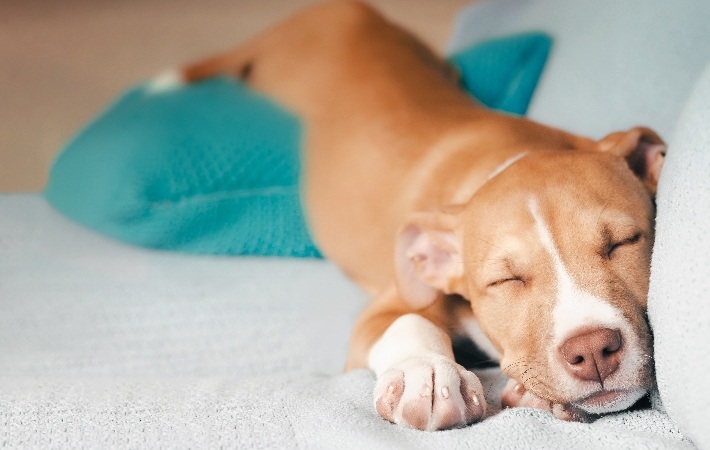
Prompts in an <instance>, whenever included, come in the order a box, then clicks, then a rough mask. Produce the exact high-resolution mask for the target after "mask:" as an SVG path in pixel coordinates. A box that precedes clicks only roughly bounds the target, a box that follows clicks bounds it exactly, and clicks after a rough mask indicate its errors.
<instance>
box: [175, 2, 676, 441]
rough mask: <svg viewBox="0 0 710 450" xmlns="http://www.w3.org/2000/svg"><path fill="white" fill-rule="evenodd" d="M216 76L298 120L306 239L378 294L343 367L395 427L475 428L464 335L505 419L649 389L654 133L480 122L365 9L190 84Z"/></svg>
mask: <svg viewBox="0 0 710 450" xmlns="http://www.w3.org/2000/svg"><path fill="white" fill-rule="evenodd" d="M217 74H232V75H234V76H237V77H240V78H242V79H243V80H245V81H246V82H247V83H248V84H249V85H250V86H251V87H252V88H253V89H256V90H258V91H261V92H263V93H265V94H266V95H268V96H269V97H271V98H273V99H275V100H276V101H277V102H279V103H280V104H281V105H283V106H285V107H286V108H288V109H289V110H291V111H293V112H295V113H296V114H297V115H298V116H299V117H300V118H301V119H302V121H303V124H304V126H305V141H304V143H303V148H304V154H303V158H304V161H305V164H304V166H305V167H304V172H303V182H304V193H303V197H304V200H305V206H306V213H307V217H308V222H309V226H310V229H311V231H312V233H313V235H314V237H315V240H316V242H317V243H318V245H319V247H320V249H321V250H322V251H323V253H324V254H325V255H326V256H327V257H328V258H329V259H330V260H332V261H334V262H335V263H336V264H338V265H339V266H340V267H341V268H342V270H343V271H345V273H347V274H348V275H349V276H350V277H352V279H354V280H355V281H357V282H358V283H359V284H360V285H361V286H362V287H363V288H364V289H366V290H367V291H368V292H369V293H371V294H372V295H373V297H374V300H373V302H372V303H371V304H370V305H369V306H368V308H367V309H366V310H365V312H364V313H363V314H362V316H361V318H360V319H359V321H358V322H357V324H356V327H355V331H354V334H353V336H352V341H351V348H350V353H349V356H348V361H347V369H355V368H361V367H366V368H370V369H371V370H373V371H374V372H375V373H376V375H377V384H376V388H375V406H376V409H377V411H378V412H379V413H380V415H381V416H382V417H384V418H385V419H387V420H389V421H391V422H395V423H399V424H402V425H405V426H410V427H414V428H419V429H426V430H435V429H442V428H449V427H455V426H462V425H465V424H468V423H471V422H474V421H477V420H480V419H481V418H482V417H483V416H484V413H485V411H486V401H485V399H484V397H483V390H482V387H481V384H480V382H479V380H478V378H477V377H476V375H474V374H473V373H472V372H470V371H468V370H466V369H465V368H463V367H462V366H461V365H459V364H457V363H456V362H455V360H454V355H453V350H452V343H454V342H456V341H458V340H459V339H460V338H462V337H470V338H472V339H473V340H474V341H475V343H476V344H477V345H478V346H479V348H481V349H482V350H483V351H485V352H486V353H487V354H488V355H489V356H490V357H491V358H494V359H495V360H497V361H499V362H500V365H501V368H502V370H503V372H504V373H505V374H506V375H507V376H509V377H510V378H511V381H510V382H509V383H508V385H507V386H506V388H505V390H504V394H503V399H502V400H503V404H505V405H508V406H533V407H537V408H543V409H547V410H549V411H551V412H552V413H553V414H555V415H556V416H558V417H560V418H563V419H568V420H569V419H575V418H577V417H579V415H580V414H584V413H585V412H586V413H604V412H610V411H617V410H621V409H624V408H627V407H629V406H631V405H632V404H633V403H635V402H636V401H637V400H638V399H639V398H640V397H642V396H643V395H644V394H645V393H646V392H647V390H648V389H649V388H650V387H651V386H652V383H653V373H652V357H651V335H650V332H649V328H648V325H647V322H646V318H645V312H646V296H647V290H648V281H649V262H650V256H651V247H652V244H653V234H654V213H655V212H654V204H653V196H654V193H655V189H656V183H657V181H658V176H659V172H660V169H661V165H662V162H663V154H664V151H665V146H664V145H663V142H662V141H661V139H660V138H659V137H658V136H657V135H656V134H655V133H654V132H653V131H651V130H649V129H646V128H634V129H631V130H629V131H625V132H616V133H612V134H610V135H609V136H607V137H606V138H604V139H602V140H601V141H598V142H596V141H593V140H591V139H588V138H585V137H581V136H576V135H573V134H570V133H567V132H564V131H560V130H557V129H553V128H549V127H547V126H544V125H540V124H537V123H534V122H532V121H529V120H525V119H522V118H517V117H512V116H509V115H504V114H499V113H496V112H492V111H490V110H487V109H485V108H483V107H482V106H480V105H479V104H478V103H476V102H475V101H474V100H472V99H471V98H470V97H469V96H468V95H467V94H466V93H465V92H464V91H462V89H461V88H460V87H459V85H458V83H457V78H456V75H455V71H454V70H452V69H451V68H450V67H449V66H448V65H447V64H446V63H445V62H444V61H442V59H440V58H439V57H437V56H435V55H434V54H433V53H432V52H431V51H430V50H429V49H427V48H426V47H425V46H424V45H422V44H421V43H420V42H419V41H417V40H416V39H415V38H414V37H412V36H411V35H410V34H408V33H407V32H405V31H403V30H402V29H400V28H398V27H397V26H394V25H392V24H391V23H389V22H388V21H387V20H385V19H384V18H382V17H381V16H380V15H378V14H377V13H376V12H374V11H373V10H372V9H371V8H370V7H368V6H366V5H364V4H361V3H357V2H336V3H327V4H323V5H318V6H315V7H312V8H310V9H308V10H307V11H305V12H303V13H300V14H298V15H296V16H294V17H293V18H291V19H290V20H288V21H286V22H284V23H282V24H281V25H279V26H277V27H275V28H273V29H271V30H269V31H267V32H266V33H264V34H263V35H261V36H259V37H257V38H256V39H254V40H252V41H251V42H248V43H246V44H245V45H243V46H241V47H239V48H238V49H236V50H234V51H231V52H228V53H225V54H222V55H219V56H216V57H213V58H210V59H207V60H205V61H202V62H199V63H197V64H195V65H191V66H188V67H186V68H184V69H183V70H182V71H181V72H180V74H179V76H180V78H181V80H182V81H187V82H193V81H197V80H200V79H203V78H206V77H210V76H213V75H217ZM334 301H337V299H334Z"/></svg>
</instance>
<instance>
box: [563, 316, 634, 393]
mask: <svg viewBox="0 0 710 450" xmlns="http://www.w3.org/2000/svg"><path fill="white" fill-rule="evenodd" d="M559 351H560V353H561V354H562V355H561V356H562V360H563V363H564V365H565V369H566V370H567V372H569V373H570V374H571V375H572V376H574V377H575V378H578V379H580V380H584V381H596V382H598V383H600V384H601V385H602V386H603V385H604V380H605V379H606V378H607V377H608V376H609V375H611V374H612V373H614V372H615V371H616V369H618V368H619V364H620V363H621V355H622V353H623V342H622V340H621V332H619V330H616V329H614V330H612V329H610V328H596V329H593V330H591V331H585V332H583V333H580V334H577V335H575V336H573V337H571V338H569V339H567V340H566V341H565V342H564V343H563V344H562V345H561V346H560V349H559Z"/></svg>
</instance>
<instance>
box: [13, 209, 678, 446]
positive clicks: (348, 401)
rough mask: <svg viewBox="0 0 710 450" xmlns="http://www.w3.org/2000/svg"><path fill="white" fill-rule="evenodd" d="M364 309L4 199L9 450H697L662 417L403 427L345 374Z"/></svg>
mask: <svg viewBox="0 0 710 450" xmlns="http://www.w3.org/2000/svg"><path fill="white" fill-rule="evenodd" d="M364 304H365V296H364V294H362V293H361V292H360V291H359V290H358V289H357V288H356V287H355V286H354V285H352V284H351V283H350V282H348V281H347V280H346V279H345V278H344V277H343V276H342V275H341V274H340V273H339V272H338V271H337V270H336V269H335V268H334V267H333V266H332V265H331V264H330V263H328V262H324V261H310V260H286V259H248V258H210V257H196V256H186V255H179V254H174V253H161V252H155V251H148V250H143V249H138V248H132V247H128V246H125V245H123V244H120V243H116V242H113V241H110V240H108V239H106V238H103V237H101V236H98V235H95V234H93V232H91V231H88V230H85V229H83V228H80V227H79V226H77V225H74V224H73V223H70V222H68V221H67V220H66V219H64V218H63V217H61V216H59V215H58V214H57V213H55V212H54V211H53V210H51V209H50V207H49V206H48V205H47V204H46V203H45V202H44V200H43V199H42V198H41V197H39V196H36V195H4V196H3V195H0V446H4V447H9V448H18V447H25V448H27V447H40V446H43V447H65V448H69V447H71V448H76V447H87V448H106V447H131V448H135V447H143V448H157V447H170V448H187V447H192V448H217V447H222V446H223V447H225V448H231V447H238V448H252V447H263V448H328V449H332V448H340V447H348V448H397V447H407V448H446V447H453V448H466V447H471V448H550V447H559V448H599V449H604V450H608V449H612V448H692V444H691V443H690V442H689V441H688V440H686V439H685V438H684V437H683V436H682V435H681V433H680V432H679V431H678V429H677V428H676V427H675V426H674V425H673V423H672V422H671V421H670V419H669V418H668V417H667V416H666V415H665V414H664V413H662V412H659V411H654V410H650V409H646V410H639V411H633V412H624V413H620V414H614V415H610V416H607V417H604V418H602V419H599V420H597V421H596V422H594V423H591V424H581V423H565V422H562V421H559V420H557V419H554V418H553V417H552V416H551V415H549V414H547V413H544V412H542V411H537V410H531V409H511V410H506V411H503V412H502V413H500V414H498V415H495V416H493V417H490V418H488V419H486V420H484V421H483V422H481V423H479V424H476V425H473V426H471V427H468V428H464V429H458V430H450V431H444V432H435V433H429V432H420V431H415V430H407V429H404V428H401V427H397V426H394V425H391V424H389V423H388V422H386V421H384V420H382V419H380V418H379V417H378V416H377V414H376V412H375V409H374V406H373V401H372V389H373V385H374V378H373V376H372V375H371V374H370V373H369V372H367V371H364V370H361V371H355V372H352V373H349V374H342V373H341V367H342V365H343V362H344V358H345V354H346V345H347V339H348V335H349V333H350V329H351V327H352V324H353V322H354V319H355V317H356V316H357V313H358V311H359V310H360V309H361V308H362V307H363V306H364ZM482 376H484V378H486V379H487V380H488V381H487V382H486V384H487V385H488V386H489V388H488V392H489V394H490V397H491V398H494V397H495V394H494V392H495V391H496V387H495V386H497V385H499V384H500V382H501V381H502V379H501V378H500V377H499V376H498V374H497V372H494V373H490V372H489V373H485V374H482Z"/></svg>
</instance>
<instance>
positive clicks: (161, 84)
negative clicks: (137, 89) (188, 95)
mask: <svg viewBox="0 0 710 450" xmlns="http://www.w3.org/2000/svg"><path fill="white" fill-rule="evenodd" d="M184 84H185V82H184V80H183V79H182V75H180V72H179V71H177V70H168V71H165V72H163V73H162V74H160V75H158V76H157V77H155V78H153V79H152V80H151V81H150V82H149V83H148V85H147V86H146V87H145V90H144V92H145V93H146V94H149V95H154V94H161V93H164V92H170V91H174V90H176V89H177V88H179V87H181V86H183V85H184Z"/></svg>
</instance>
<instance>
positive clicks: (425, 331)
mask: <svg viewBox="0 0 710 450" xmlns="http://www.w3.org/2000/svg"><path fill="white" fill-rule="evenodd" d="M430 355H443V356H446V357H449V358H450V359H451V360H452V361H453V359H454V354H453V351H452V349H451V342H450V341H449V339H448V336H447V335H446V333H444V332H443V331H441V330H440V329H439V328H438V327H437V326H436V325H434V324H433V323H431V322H430V321H429V320H427V319H425V318H424V317H422V316H420V315H419V314H405V315H403V316H400V317H398V318H397V320H395V321H394V322H392V325H390V326H389V327H388V328H387V330H385V332H384V334H383V335H382V337H381V338H380V339H379V340H378V341H377V342H376V343H375V345H373V346H372V348H371V349H370V353H369V355H368V361H367V362H368V366H369V367H370V369H372V370H373V371H374V372H375V374H377V375H380V374H381V373H382V372H384V371H386V370H387V369H389V368H391V367H392V366H394V365H395V364H397V363H400V362H402V361H404V360H407V359H410V358H416V357H427V356H430Z"/></svg>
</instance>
